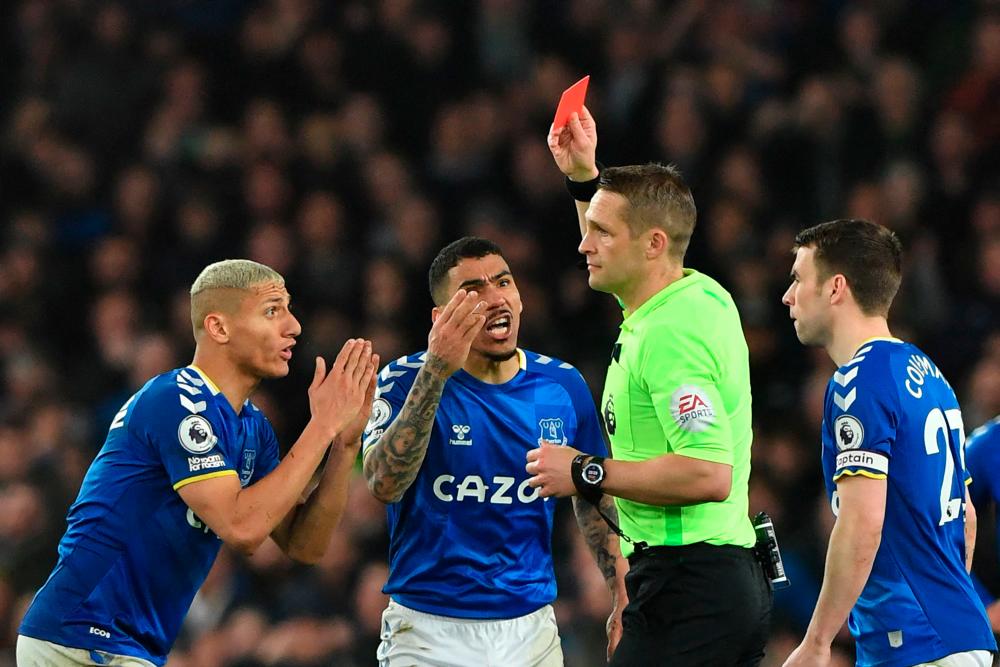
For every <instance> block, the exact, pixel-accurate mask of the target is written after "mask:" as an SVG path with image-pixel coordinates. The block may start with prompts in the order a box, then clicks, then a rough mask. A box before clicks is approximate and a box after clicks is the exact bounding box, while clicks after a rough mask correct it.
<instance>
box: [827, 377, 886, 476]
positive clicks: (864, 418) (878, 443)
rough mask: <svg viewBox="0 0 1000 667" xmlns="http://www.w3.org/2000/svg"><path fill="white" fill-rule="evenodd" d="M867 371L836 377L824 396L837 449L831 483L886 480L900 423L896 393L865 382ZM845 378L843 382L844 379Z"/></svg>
mask: <svg viewBox="0 0 1000 667" xmlns="http://www.w3.org/2000/svg"><path fill="white" fill-rule="evenodd" d="M864 371H867V372H868V373H869V374H871V375H872V376H874V375H877V373H876V372H875V371H877V368H865V369H863V370H862V372H861V373H860V374H859V373H852V372H851V371H847V372H846V373H840V372H838V373H836V374H835V375H834V379H833V380H832V381H831V382H832V384H831V388H830V389H831V390H830V391H829V392H828V393H827V404H826V420H825V421H826V424H827V425H828V426H827V428H828V429H829V436H830V440H831V442H832V443H833V444H834V445H835V446H836V453H835V463H834V468H833V481H834V482H836V481H837V480H839V479H840V478H841V477H844V476H845V475H847V476H856V475H862V476H864V477H871V478H873V479H886V478H887V477H888V475H889V460H890V459H891V458H892V448H893V446H894V445H895V441H896V428H897V425H898V423H899V405H898V404H899V399H898V397H897V396H896V394H895V392H892V391H888V390H887V389H886V388H885V387H880V386H879V385H878V384H877V383H875V382H866V381H865V379H866V373H865V372H864ZM845 378H846V379H845Z"/></svg>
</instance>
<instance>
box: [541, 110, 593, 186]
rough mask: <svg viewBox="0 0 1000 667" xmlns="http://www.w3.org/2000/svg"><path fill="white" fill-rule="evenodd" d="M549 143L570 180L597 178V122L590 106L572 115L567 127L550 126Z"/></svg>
mask: <svg viewBox="0 0 1000 667" xmlns="http://www.w3.org/2000/svg"><path fill="white" fill-rule="evenodd" d="M548 142H549V150H550V151H551V152H552V157H553V159H554V160H555V161H556V165H557V166H558V167H559V170H560V171H561V172H562V173H563V174H565V175H566V176H568V177H569V178H570V180H573V181H589V180H593V179H595V178H597V176H598V174H599V172H598V170H597V123H596V122H595V121H594V117H593V116H591V115H590V111H589V110H588V109H587V107H583V109H582V110H581V111H580V113H579V114H577V113H574V114H572V115H571V116H570V117H569V122H568V123H566V126H565V127H561V128H558V129H557V128H556V127H555V125H552V126H551V127H549V137H548Z"/></svg>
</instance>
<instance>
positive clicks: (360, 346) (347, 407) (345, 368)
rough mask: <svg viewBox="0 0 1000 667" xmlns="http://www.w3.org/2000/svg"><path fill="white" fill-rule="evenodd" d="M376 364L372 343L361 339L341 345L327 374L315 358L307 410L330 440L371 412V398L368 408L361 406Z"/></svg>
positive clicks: (322, 363) (321, 359) (321, 363)
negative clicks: (365, 413)
mask: <svg viewBox="0 0 1000 667" xmlns="http://www.w3.org/2000/svg"><path fill="white" fill-rule="evenodd" d="M377 363H378V359H377V357H375V358H373V356H372V344H371V341H367V340H363V339H360V338H358V339H354V338H352V339H351V340H349V341H347V342H346V343H344V347H342V348H341V350H340V354H338V355H337V358H336V359H335V360H334V361H333V365H332V366H331V367H330V372H329V373H327V372H326V362H325V361H324V360H323V358H322V357H316V373H315V374H314V375H313V381H312V384H311V385H309V410H310V412H311V413H312V418H313V420H314V421H316V422H317V423H318V425H319V426H320V427H321V428H322V429H323V433H324V434H325V435H326V436H327V437H329V438H330V440H331V441H332V440H333V439H334V437H335V436H337V435H338V434H339V433H341V432H343V431H344V430H345V429H346V428H347V427H348V425H350V424H355V423H356V421H355V420H357V419H359V418H360V413H361V412H362V411H365V412H367V411H368V410H370V409H371V399H370V398H369V399H368V404H367V405H365V404H364V403H365V398H366V396H367V395H368V394H369V388H370V386H371V384H372V382H373V378H374V376H375V373H376V370H377V366H376V364H377ZM363 427H364V425H363V424H362V428H363Z"/></svg>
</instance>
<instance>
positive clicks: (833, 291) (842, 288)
mask: <svg viewBox="0 0 1000 667" xmlns="http://www.w3.org/2000/svg"><path fill="white" fill-rule="evenodd" d="M847 293H848V285H847V278H845V277H844V274H842V273H838V274H836V275H835V276H833V277H832V278H830V303H831V304H840V303H843V302H844V299H846V298H847Z"/></svg>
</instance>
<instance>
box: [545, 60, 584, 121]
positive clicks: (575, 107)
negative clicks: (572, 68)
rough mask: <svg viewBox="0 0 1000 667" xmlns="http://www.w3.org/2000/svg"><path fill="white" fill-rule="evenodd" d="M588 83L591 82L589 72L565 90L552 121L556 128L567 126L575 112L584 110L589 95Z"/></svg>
mask: <svg viewBox="0 0 1000 667" xmlns="http://www.w3.org/2000/svg"><path fill="white" fill-rule="evenodd" d="M588 83H590V75H589V74H588V75H587V76H585V77H583V78H582V79H580V80H579V81H577V82H576V83H574V84H573V85H572V86H570V87H569V88H567V89H566V90H564V91H563V94H562V97H560V98H559V106H558V107H557V108H556V118H555V120H554V121H552V124H553V125H554V126H555V129H557V130H559V129H561V128H563V127H565V125H566V123H568V122H569V117H570V116H572V115H573V112H576V113H580V112H581V111H582V110H583V99H584V98H585V97H586V96H587V84H588Z"/></svg>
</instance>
